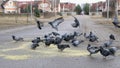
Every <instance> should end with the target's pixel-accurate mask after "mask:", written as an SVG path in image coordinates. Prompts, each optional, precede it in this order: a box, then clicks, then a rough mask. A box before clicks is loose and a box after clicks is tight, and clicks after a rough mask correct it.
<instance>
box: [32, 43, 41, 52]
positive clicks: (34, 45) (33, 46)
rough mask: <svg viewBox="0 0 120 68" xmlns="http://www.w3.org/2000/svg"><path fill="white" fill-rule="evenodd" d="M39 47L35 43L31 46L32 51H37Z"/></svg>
mask: <svg viewBox="0 0 120 68" xmlns="http://www.w3.org/2000/svg"><path fill="white" fill-rule="evenodd" d="M38 46H39V44H38V43H33V44H32V45H31V49H32V50H35V49H36V47H38Z"/></svg>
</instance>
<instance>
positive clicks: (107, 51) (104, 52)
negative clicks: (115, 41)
mask: <svg viewBox="0 0 120 68" xmlns="http://www.w3.org/2000/svg"><path fill="white" fill-rule="evenodd" d="M116 51H117V48H116V47H110V48H103V47H102V46H100V54H101V55H103V56H104V57H105V58H106V57H107V56H109V55H112V56H115V53H116Z"/></svg>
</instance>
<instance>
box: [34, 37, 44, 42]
mask: <svg viewBox="0 0 120 68" xmlns="http://www.w3.org/2000/svg"><path fill="white" fill-rule="evenodd" d="M41 41H42V40H41V39H40V37H36V39H34V40H32V43H39V42H41Z"/></svg>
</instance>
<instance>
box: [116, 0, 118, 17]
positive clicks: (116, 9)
mask: <svg viewBox="0 0 120 68" xmlns="http://www.w3.org/2000/svg"><path fill="white" fill-rule="evenodd" d="M116 16H117V17H118V0H116Z"/></svg>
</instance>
